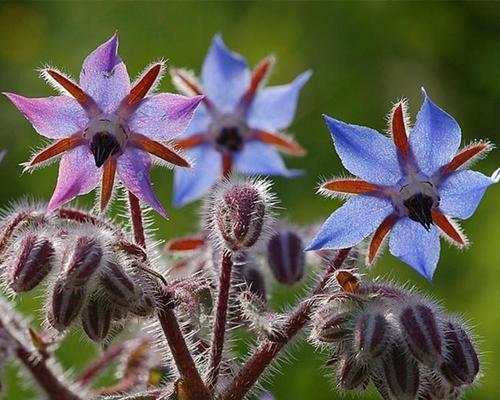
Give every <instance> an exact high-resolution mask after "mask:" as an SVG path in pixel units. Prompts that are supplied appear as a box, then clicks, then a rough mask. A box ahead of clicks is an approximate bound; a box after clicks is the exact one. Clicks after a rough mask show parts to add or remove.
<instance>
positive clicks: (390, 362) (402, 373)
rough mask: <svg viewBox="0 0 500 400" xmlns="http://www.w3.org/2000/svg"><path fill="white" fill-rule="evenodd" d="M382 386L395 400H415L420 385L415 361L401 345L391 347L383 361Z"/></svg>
mask: <svg viewBox="0 0 500 400" xmlns="http://www.w3.org/2000/svg"><path fill="white" fill-rule="evenodd" d="M383 370H384V379H383V380H384V381H385V382H384V386H386V387H387V388H388V389H389V391H390V392H391V393H392V394H393V396H394V397H395V398H396V399H399V400H410V399H415V398H416V396H417V391H418V388H419V385H420V371H419V368H418V364H417V361H416V360H415V359H414V358H413V357H412V356H411V355H410V354H408V352H407V351H406V350H405V348H404V347H403V346H402V345H393V346H392V347H391V348H390V349H389V350H388V353H387V354H386V356H385V357H384V360H383Z"/></svg>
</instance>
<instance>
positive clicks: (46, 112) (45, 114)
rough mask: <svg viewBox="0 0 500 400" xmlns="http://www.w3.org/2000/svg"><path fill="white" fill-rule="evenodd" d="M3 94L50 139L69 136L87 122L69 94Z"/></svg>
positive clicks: (83, 126)
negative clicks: (31, 97) (30, 96)
mask: <svg viewBox="0 0 500 400" xmlns="http://www.w3.org/2000/svg"><path fill="white" fill-rule="evenodd" d="M4 94H5V96H7V97H8V98H9V100H10V101H12V103H14V105H15V106H16V107H17V108H18V109H19V111H21V112H22V113H23V114H24V116H25V117H26V119H27V120H28V121H29V122H31V125H33V128H35V130H36V131H37V132H38V133H39V134H40V135H43V136H45V137H48V138H50V139H61V138H64V137H68V136H71V135H73V134H75V133H76V132H78V131H81V130H83V129H84V128H85V126H86V124H87V122H88V118H87V114H86V113H85V111H84V110H83V108H82V107H81V106H80V104H78V102H77V101H76V100H75V99H73V98H71V97H69V96H53V97H42V98H38V99H29V98H27V97H23V96H19V95H17V94H14V93H4Z"/></svg>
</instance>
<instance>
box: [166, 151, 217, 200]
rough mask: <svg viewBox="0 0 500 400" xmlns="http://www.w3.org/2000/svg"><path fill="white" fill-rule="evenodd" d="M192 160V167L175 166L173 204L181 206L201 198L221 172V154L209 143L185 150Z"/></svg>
mask: <svg viewBox="0 0 500 400" xmlns="http://www.w3.org/2000/svg"><path fill="white" fill-rule="evenodd" d="M186 155H187V156H188V158H190V159H191V160H193V161H194V166H193V167H192V168H176V169H175V175H174V206H175V207H181V206H183V205H185V204H188V203H191V202H193V201H195V200H197V199H199V198H201V197H202V196H203V195H204V194H205V193H207V192H208V191H209V190H210V188H211V187H212V186H213V185H214V184H215V183H216V182H217V180H218V179H219V177H220V176H221V173H222V157H221V154H220V153H219V152H218V151H217V150H215V149H214V148H212V147H211V146H209V145H204V146H198V147H194V148H192V149H190V150H188V151H186Z"/></svg>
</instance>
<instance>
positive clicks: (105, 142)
mask: <svg viewBox="0 0 500 400" xmlns="http://www.w3.org/2000/svg"><path fill="white" fill-rule="evenodd" d="M90 150H91V151H92V154H94V159H95V165H96V167H97V168H100V167H101V166H102V165H103V164H104V163H105V162H106V160H107V159H108V158H109V157H110V156H112V155H115V154H117V153H118V152H119V151H120V143H118V140H116V138H115V136H114V135H112V134H111V133H109V132H106V131H103V132H97V133H96V134H95V135H94V136H93V137H92V142H91V143H90Z"/></svg>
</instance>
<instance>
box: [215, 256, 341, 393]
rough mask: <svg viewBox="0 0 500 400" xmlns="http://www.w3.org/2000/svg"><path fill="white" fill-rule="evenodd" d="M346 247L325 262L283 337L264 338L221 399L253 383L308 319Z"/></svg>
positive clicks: (247, 388) (290, 318)
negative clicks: (314, 286)
mask: <svg viewBox="0 0 500 400" xmlns="http://www.w3.org/2000/svg"><path fill="white" fill-rule="evenodd" d="M349 251H350V248H349V249H341V250H339V251H338V252H337V255H336V256H335V258H334V259H333V260H332V261H331V262H330V264H329V265H328V268H327V270H326V271H325V273H324V275H323V277H322V278H321V280H320V281H319V282H318V284H317V286H316V288H315V289H314V290H313V291H312V293H311V294H310V296H309V297H308V298H307V299H306V301H303V302H301V303H300V305H299V306H298V307H297V308H296V310H295V311H294V312H293V313H292V314H291V315H290V316H289V317H288V319H287V320H286V321H285V322H284V324H283V337H282V339H283V340H280V342H273V341H271V340H269V339H266V340H265V341H264V342H263V343H261V344H260V346H259V347H257V349H256V350H255V352H254V354H253V355H252V356H251V357H250V358H249V359H248V360H247V362H246V363H245V365H244V366H243V368H242V369H241V370H240V371H239V373H238V374H237V375H236V376H235V377H234V379H233V380H232V381H231V383H230V384H229V385H228V387H227V388H226V390H225V391H224V393H223V394H222V396H221V397H220V400H240V399H243V397H244V396H245V395H246V394H247V392H248V391H249V390H250V389H251V388H252V387H253V386H254V385H255V383H256V382H257V380H258V379H259V377H260V376H261V374H262V373H263V372H264V370H265V369H266V368H267V367H268V366H269V364H270V363H271V362H272V361H273V360H274V358H275V357H276V356H277V355H278V353H279V352H280V351H281V349H283V347H285V345H286V344H287V343H288V342H289V341H290V340H291V339H292V338H293V337H294V336H295V335H296V334H297V332H299V331H300V330H301V329H302V328H303V327H304V325H305V324H306V323H307V321H309V318H310V313H311V309H312V306H313V301H312V300H313V298H314V296H316V295H318V294H321V293H322V292H323V290H324V289H325V287H326V285H327V283H328V281H329V280H330V279H331V277H332V275H333V273H334V272H335V271H336V270H337V269H339V268H340V267H341V266H342V264H343V262H344V261H345V259H346V257H347V255H348V254H349Z"/></svg>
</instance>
